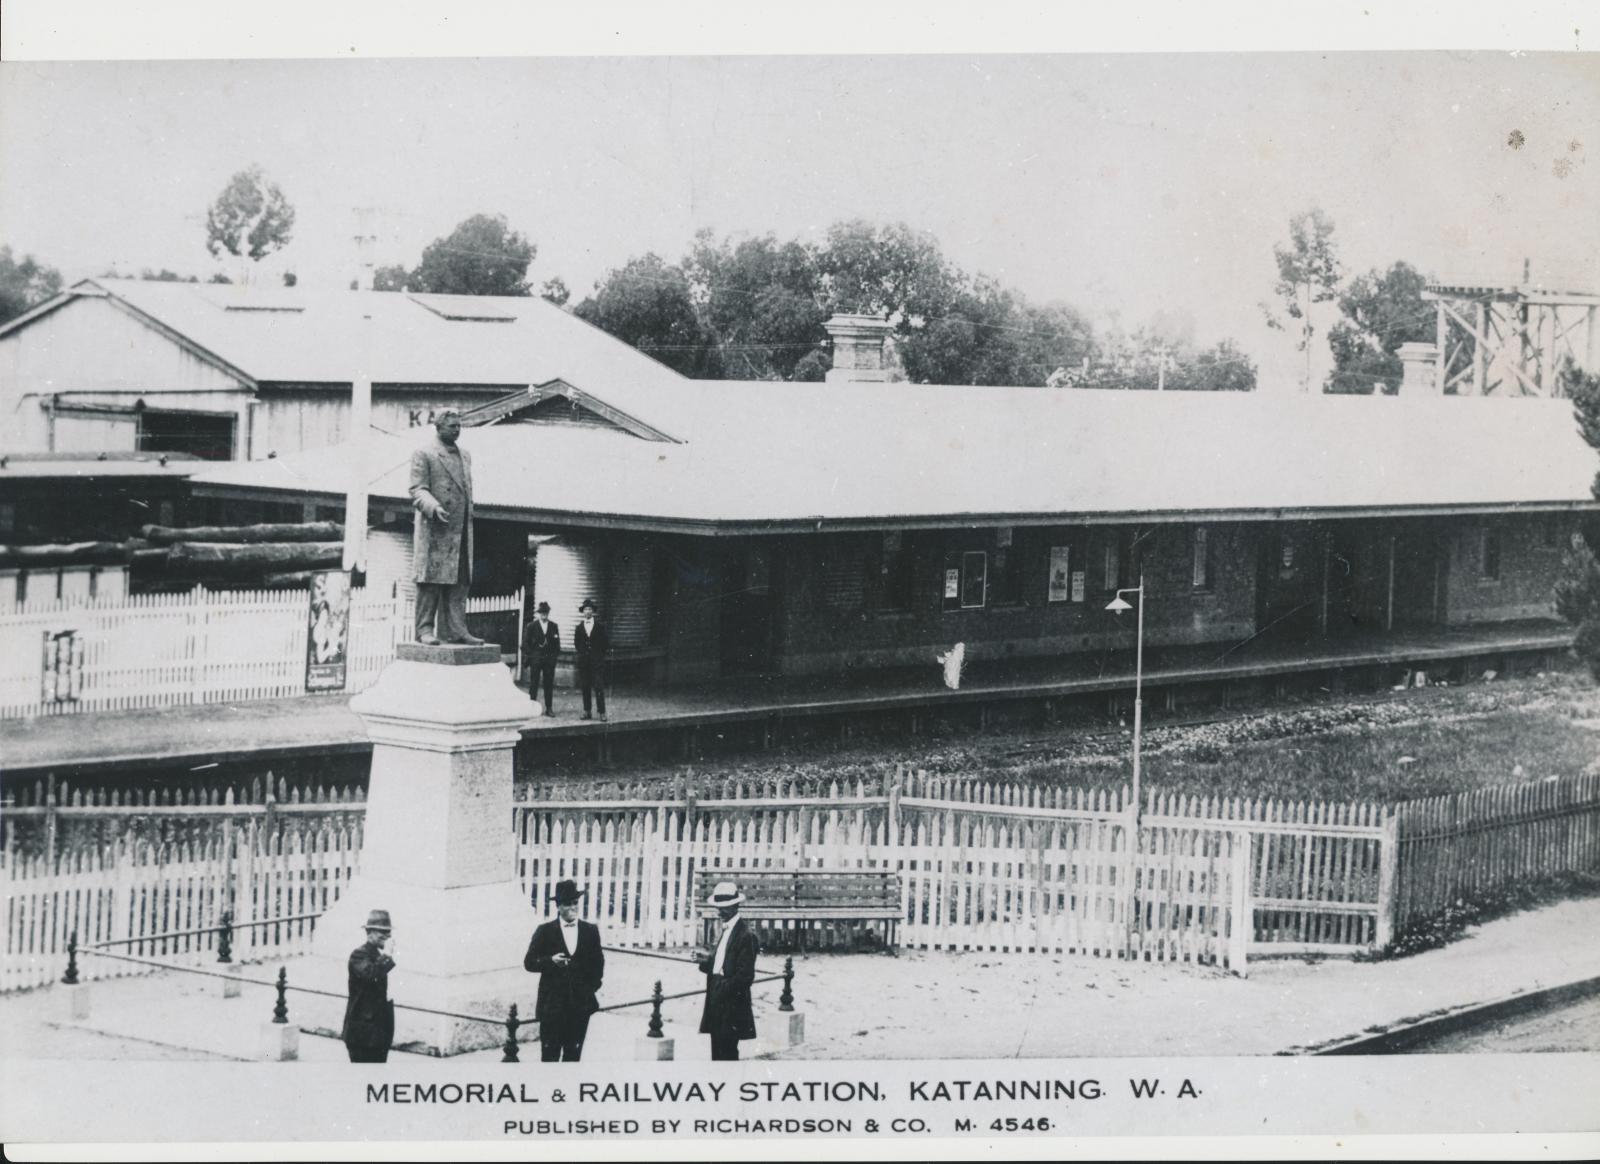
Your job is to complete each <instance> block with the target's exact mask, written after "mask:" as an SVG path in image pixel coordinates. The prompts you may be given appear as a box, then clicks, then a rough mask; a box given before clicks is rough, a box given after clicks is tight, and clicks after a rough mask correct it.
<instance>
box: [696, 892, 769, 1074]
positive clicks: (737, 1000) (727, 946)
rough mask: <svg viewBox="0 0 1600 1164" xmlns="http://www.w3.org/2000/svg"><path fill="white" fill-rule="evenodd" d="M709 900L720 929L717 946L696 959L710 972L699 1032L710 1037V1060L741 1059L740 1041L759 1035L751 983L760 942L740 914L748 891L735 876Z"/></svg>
mask: <svg viewBox="0 0 1600 1164" xmlns="http://www.w3.org/2000/svg"><path fill="white" fill-rule="evenodd" d="M708 901H709V903H710V904H711V905H713V906H715V907H716V911H717V919H718V921H719V923H720V924H721V929H722V932H721V934H720V936H719V937H718V938H717V946H716V949H715V950H713V951H712V952H711V953H709V954H701V955H699V956H698V957H697V958H696V961H697V962H699V963H700V972H701V973H702V974H704V975H705V976H706V1002H705V1008H704V1009H703V1010H702V1011H701V1013H700V1033H701V1034H702V1035H710V1036H711V1058H712V1059H737V1058H738V1057H739V1041H740V1040H741V1039H753V1038H755V1037H756V1019H755V1014H754V1012H753V1011H752V1010H751V1006H750V987H751V986H752V985H754V983H755V980H756V953H757V951H758V949H759V945H758V943H757V942H756V935H755V932H754V931H753V930H751V928H750V927H749V926H747V925H745V923H744V919H743V918H741V917H740V916H739V906H740V905H741V904H742V903H743V902H744V894H742V893H740V892H739V887H738V886H737V885H735V884H734V883H733V882H732V881H722V882H719V883H718V884H717V887H716V889H714V890H712V892H711V897H710V898H709V899H708Z"/></svg>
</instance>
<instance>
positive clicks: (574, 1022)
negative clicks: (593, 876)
mask: <svg viewBox="0 0 1600 1164" xmlns="http://www.w3.org/2000/svg"><path fill="white" fill-rule="evenodd" d="M583 896H584V893H583V892H582V891H580V890H579V889H578V883H577V882H576V881H558V882H556V892H555V901H556V920H555V921H547V922H545V923H544V925H542V926H540V927H539V928H538V929H536V930H534V931H533V941H531V942H529V943H528V954H527V957H525V958H523V960H522V966H523V968H524V969H525V970H528V971H531V972H532V973H534V974H537V975H538V976H539V995H538V997H537V998H536V999H535V1000H534V1006H533V1017H534V1018H536V1019H538V1020H539V1057H540V1058H541V1059H542V1060H543V1061H544V1062H546V1063H562V1062H565V1063H576V1062H577V1061H578V1060H579V1058H581V1057H582V1055H583V1040H584V1038H585V1036H587V1035H588V1033H589V1016H590V1015H592V1014H594V1012H595V1011H597V1010H599V1009H600V1001H599V999H597V998H596V997H595V995H596V994H598V993H599V992H600V980H601V978H602V977H603V976H604V975H605V969H606V956H605V952H604V951H603V950H601V948H600V927H598V926H596V925H593V924H591V923H589V922H586V921H579V920H578V902H579V900H580V899H581V898H582V897H583Z"/></svg>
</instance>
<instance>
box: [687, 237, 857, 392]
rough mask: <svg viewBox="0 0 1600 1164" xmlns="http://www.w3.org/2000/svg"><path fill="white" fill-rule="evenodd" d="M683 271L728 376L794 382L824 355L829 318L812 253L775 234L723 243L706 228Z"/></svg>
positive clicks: (814, 254) (701, 319)
mask: <svg viewBox="0 0 1600 1164" xmlns="http://www.w3.org/2000/svg"><path fill="white" fill-rule="evenodd" d="M683 268H684V273H685V274H686V275H687V276H688V278H689V283H690V287H691V291H692V295H693V299H694V302H695V304H696V305H697V309H698V311H699V313H700V321H701V328H702V330H703V331H705V332H706V333H707V334H708V335H709V336H711V337H712V339H713V342H714V343H715V344H716V345H717V364H718V366H719V367H720V368H722V370H723V374H724V375H726V376H729V377H736V378H739V379H747V380H791V379H794V378H795V369H796V367H797V366H798V365H799V363H800V362H801V361H802V360H804V359H805V358H806V357H807V356H809V355H812V354H814V353H819V352H822V351H823V344H824V343H825V342H826V340H827V338H828V336H827V332H825V331H824V330H823V327H822V324H823V321H824V320H826V319H827V317H828V312H827V310H825V309H824V308H823V306H822V303H821V300H820V293H819V288H818V285H819V280H820V272H819V270H818V264H817V252H816V250H815V249H814V248H812V247H808V246H806V245H804V244H802V243H798V242H788V243H782V244H780V243H779V242H778V241H777V239H776V238H775V237H774V236H772V235H770V234H767V235H763V236H760V237H757V238H750V239H744V240H742V241H740V242H739V243H737V244H735V243H733V242H732V240H724V241H723V242H721V243H718V242H717V241H716V239H715V237H714V235H713V234H712V232H711V231H709V230H702V231H700V232H699V233H697V234H696V235H695V241H694V245H693V246H692V247H691V249H690V252H689V255H688V257H687V258H686V259H685V260H684V264H683ZM808 366H809V365H808Z"/></svg>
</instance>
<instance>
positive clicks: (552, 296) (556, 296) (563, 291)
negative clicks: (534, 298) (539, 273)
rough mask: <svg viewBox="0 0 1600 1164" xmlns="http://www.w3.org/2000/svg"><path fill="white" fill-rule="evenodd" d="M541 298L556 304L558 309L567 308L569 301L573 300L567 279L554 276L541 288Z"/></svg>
mask: <svg viewBox="0 0 1600 1164" xmlns="http://www.w3.org/2000/svg"><path fill="white" fill-rule="evenodd" d="M539 298H540V299H544V300H546V301H548V302H550V303H554V304H555V305H556V306H557V307H565V306H566V305H567V300H569V299H571V298H572V292H571V290H569V289H568V287H567V281H566V280H565V279H563V278H562V277H561V276H560V275H552V276H551V277H550V278H548V279H546V280H545V281H544V285H543V286H541V287H540V288H539Z"/></svg>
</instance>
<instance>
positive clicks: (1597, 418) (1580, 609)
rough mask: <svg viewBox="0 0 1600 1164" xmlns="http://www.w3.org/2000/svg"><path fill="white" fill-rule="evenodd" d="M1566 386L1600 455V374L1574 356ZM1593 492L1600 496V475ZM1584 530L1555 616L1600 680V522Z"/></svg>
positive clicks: (1571, 553)
mask: <svg viewBox="0 0 1600 1164" xmlns="http://www.w3.org/2000/svg"><path fill="white" fill-rule="evenodd" d="M1561 383H1562V387H1563V389H1564V390H1565V392H1566V394H1567V396H1568V397H1569V398H1570V399H1571V400H1572V411H1573V414H1574V416H1575V417H1576V419H1577V422H1578V431H1579V432H1581V433H1582V434H1583V439H1584V440H1585V441H1587V442H1588V443H1589V446H1590V447H1591V448H1593V449H1595V450H1597V451H1600V374H1596V373H1592V372H1584V371H1582V370H1580V369H1579V368H1578V366H1577V365H1576V364H1574V363H1573V362H1572V360H1571V359H1570V358H1569V359H1568V360H1567V361H1566V362H1565V363H1564V364H1563V365H1562V369H1561ZM1590 491H1591V492H1592V493H1593V494H1594V496H1595V497H1597V498H1600V474H1597V475H1596V477H1595V481H1594V484H1593V485H1592V486H1591V487H1590ZM1581 530H1582V537H1580V538H1575V539H1574V540H1573V542H1572V544H1571V546H1570V547H1569V548H1568V549H1567V551H1566V553H1565V554H1563V555H1562V578H1561V581H1559V582H1557V583H1556V612H1557V613H1558V614H1560V615H1561V617H1562V618H1565V619H1566V620H1567V621H1568V622H1570V623H1571V624H1572V625H1573V626H1574V627H1576V628H1577V633H1576V634H1575V635H1574V636H1573V643H1572V649H1573V652H1574V653H1575V654H1576V655H1577V656H1578V658H1580V659H1582V660H1583V662H1584V664H1585V665H1586V666H1587V667H1588V668H1589V672H1590V674H1592V675H1594V677H1595V678H1596V679H1600V518H1597V516H1596V515H1595V514H1588V515H1586V516H1585V519H1584V521H1583V524H1582V527H1581Z"/></svg>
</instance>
